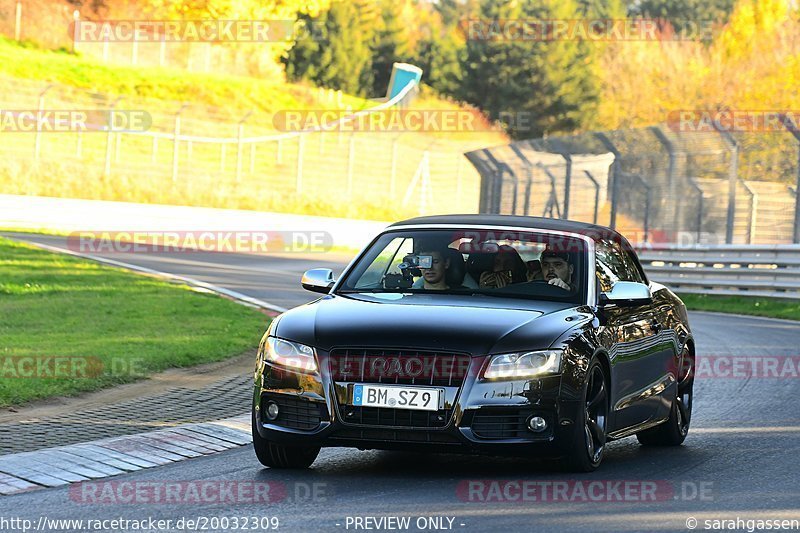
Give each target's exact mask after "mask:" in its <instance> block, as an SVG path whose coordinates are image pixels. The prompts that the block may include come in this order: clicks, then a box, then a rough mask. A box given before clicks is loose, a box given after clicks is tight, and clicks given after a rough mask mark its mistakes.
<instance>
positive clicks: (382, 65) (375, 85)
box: [371, 0, 412, 96]
mask: <svg viewBox="0 0 800 533" xmlns="http://www.w3.org/2000/svg"><path fill="white" fill-rule="evenodd" d="M379 5H380V8H381V20H380V27H379V28H378V29H377V31H376V32H375V41H374V43H373V46H372V69H371V70H372V84H371V93H372V94H373V95H375V96H377V95H381V94H386V89H387V87H388V86H389V78H390V76H391V73H392V64H393V63H395V62H396V61H408V60H409V59H410V57H411V54H412V51H411V45H410V43H409V32H408V30H407V29H406V27H405V26H404V25H403V22H402V18H403V13H402V10H403V3H402V2H398V1H397V0H382V1H381V2H380V4H379Z"/></svg>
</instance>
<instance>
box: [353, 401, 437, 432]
mask: <svg viewBox="0 0 800 533" xmlns="http://www.w3.org/2000/svg"><path fill="white" fill-rule="evenodd" d="M339 411H340V412H342V411H343V412H342V413H341V414H342V419H343V420H344V421H345V422H347V423H349V424H359V425H367V426H393V427H414V428H441V427H444V426H446V425H447V422H448V420H450V415H451V414H452V409H440V410H439V411H415V410H411V409H391V408H389V407H361V406H357V405H343V406H340V408H339Z"/></svg>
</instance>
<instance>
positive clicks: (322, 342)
mask: <svg viewBox="0 0 800 533" xmlns="http://www.w3.org/2000/svg"><path fill="white" fill-rule="evenodd" d="M588 311H589V310H588V308H585V307H583V308H581V307H576V306H574V304H564V303H555V302H541V301H528V300H514V299H505V298H493V297H475V296H460V295H425V294H348V295H347V296H341V295H329V296H325V297H324V298H321V299H319V300H316V301H314V302H311V303H309V304H306V305H303V306H300V307H297V308H295V309H292V310H291V311H288V312H286V313H284V314H283V315H281V317H279V319H278V322H277V324H275V325H274V328H273V331H272V334H273V335H275V336H278V337H282V338H285V339H289V340H293V341H296V342H301V343H303V344H308V345H311V346H315V347H316V348H318V349H321V350H325V351H329V350H331V349H333V348H345V347H353V348H356V347H358V348H361V347H363V348H369V347H385V348H411V349H419V350H430V351H438V350H441V351H455V352H462V353H469V354H473V355H481V354H487V353H503V352H513V351H517V350H533V349H544V348H548V347H550V346H551V345H552V344H553V342H555V341H556V340H557V339H558V338H559V337H560V336H561V335H562V334H563V333H564V332H565V331H566V330H567V329H569V328H570V327H573V326H577V325H578V323H580V322H582V321H583V320H586V319H589V318H590V317H591V315H590V314H588Z"/></svg>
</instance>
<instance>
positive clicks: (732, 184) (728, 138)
mask: <svg viewBox="0 0 800 533" xmlns="http://www.w3.org/2000/svg"><path fill="white" fill-rule="evenodd" d="M714 129H716V130H717V131H718V132H719V134H720V135H721V136H722V138H723V139H725V142H726V143H727V144H728V146H729V147H730V149H731V164H730V168H729V169H728V215H727V227H726V228H725V244H733V225H734V224H735V222H736V181H737V179H738V177H739V143H737V142H736V139H734V138H733V135H731V133H730V132H729V131H725V130H723V129H721V128H719V126H717V125H716V124H714Z"/></svg>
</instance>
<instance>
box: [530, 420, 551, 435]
mask: <svg viewBox="0 0 800 533" xmlns="http://www.w3.org/2000/svg"><path fill="white" fill-rule="evenodd" d="M528 429H530V430H531V431H534V432H536V433H539V432H540V431H544V430H545V429H547V422H545V420H544V418H542V417H541V416H532V417H530V418H529V419H528Z"/></svg>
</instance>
